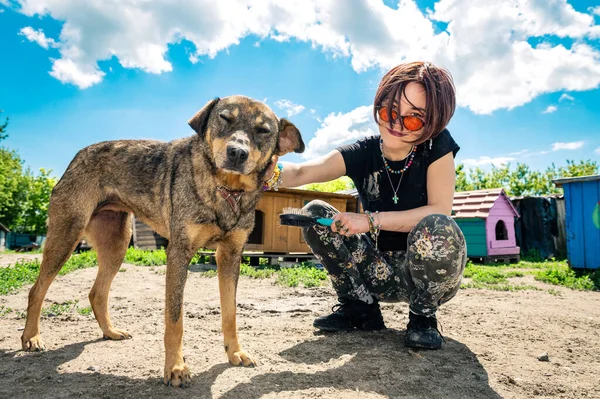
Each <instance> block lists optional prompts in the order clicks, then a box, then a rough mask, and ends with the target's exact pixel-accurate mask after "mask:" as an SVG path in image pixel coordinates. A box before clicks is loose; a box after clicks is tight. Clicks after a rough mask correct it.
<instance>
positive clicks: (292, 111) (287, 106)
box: [275, 100, 304, 118]
mask: <svg viewBox="0 0 600 399" xmlns="http://www.w3.org/2000/svg"><path fill="white" fill-rule="evenodd" d="M275 105H276V106H277V107H279V108H281V109H282V110H284V111H285V112H286V114H287V116H288V118H289V117H292V116H294V115H297V114H299V113H300V112H302V111H304V106H303V105H299V104H294V103H293V102H291V101H290V100H277V101H275Z"/></svg>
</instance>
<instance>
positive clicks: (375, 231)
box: [365, 211, 381, 248]
mask: <svg viewBox="0 0 600 399" xmlns="http://www.w3.org/2000/svg"><path fill="white" fill-rule="evenodd" d="M378 213H379V211H375V215H377V214H378ZM365 214H366V215H367V218H368V220H369V233H371V236H372V237H373V238H375V248H377V242H378V239H379V232H380V231H381V223H375V217H374V216H373V213H372V212H370V211H365ZM378 219H379V218H378Z"/></svg>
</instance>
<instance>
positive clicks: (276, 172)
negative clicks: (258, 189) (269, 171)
mask: <svg viewBox="0 0 600 399" xmlns="http://www.w3.org/2000/svg"><path fill="white" fill-rule="evenodd" d="M282 172H283V164H281V163H279V162H278V163H277V164H276V165H275V169H273V176H271V178H270V179H269V180H267V181H265V182H264V184H263V186H262V189H263V191H267V190H275V191H278V190H279V186H280V185H281V178H282V177H283V176H282Z"/></svg>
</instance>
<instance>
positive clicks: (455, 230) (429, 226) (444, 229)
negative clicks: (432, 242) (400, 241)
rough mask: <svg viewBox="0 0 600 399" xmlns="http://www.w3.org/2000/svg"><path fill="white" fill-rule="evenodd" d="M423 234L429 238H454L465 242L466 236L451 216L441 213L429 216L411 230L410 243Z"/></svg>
mask: <svg viewBox="0 0 600 399" xmlns="http://www.w3.org/2000/svg"><path fill="white" fill-rule="evenodd" d="M423 233H425V234H426V235H427V236H429V237H441V238H444V237H445V238H450V237H453V238H455V239H458V240H460V241H462V242H464V236H463V233H462V230H461V229H460V227H459V226H458V224H456V222H455V221H454V219H453V218H452V217H451V216H448V215H444V214H441V213H434V214H431V215H427V216H425V217H424V218H423V219H421V220H420V221H419V223H417V224H416V225H415V227H413V229H412V230H411V232H410V234H409V236H408V240H409V243H410V242H411V241H412V240H414V239H415V236H418V235H422V234H423Z"/></svg>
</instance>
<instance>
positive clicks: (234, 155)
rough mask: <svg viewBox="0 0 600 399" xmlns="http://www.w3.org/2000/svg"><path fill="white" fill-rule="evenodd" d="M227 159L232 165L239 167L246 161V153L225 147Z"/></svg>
mask: <svg viewBox="0 0 600 399" xmlns="http://www.w3.org/2000/svg"><path fill="white" fill-rule="evenodd" d="M227 159H228V160H229V161H230V162H233V164H234V165H239V164H241V163H243V162H244V161H245V160H246V159H248V151H247V150H245V149H243V148H240V147H235V146H229V147H227Z"/></svg>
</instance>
